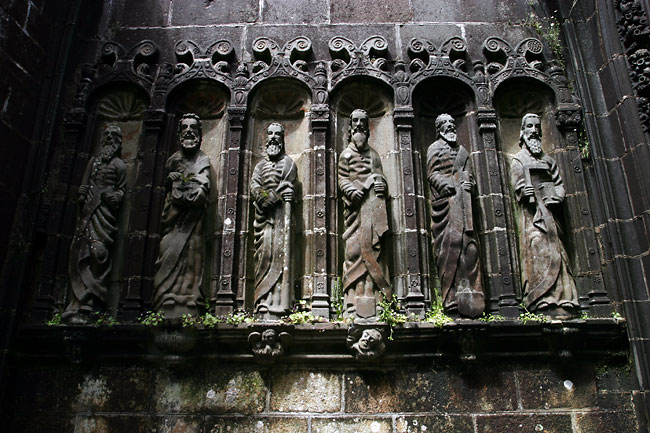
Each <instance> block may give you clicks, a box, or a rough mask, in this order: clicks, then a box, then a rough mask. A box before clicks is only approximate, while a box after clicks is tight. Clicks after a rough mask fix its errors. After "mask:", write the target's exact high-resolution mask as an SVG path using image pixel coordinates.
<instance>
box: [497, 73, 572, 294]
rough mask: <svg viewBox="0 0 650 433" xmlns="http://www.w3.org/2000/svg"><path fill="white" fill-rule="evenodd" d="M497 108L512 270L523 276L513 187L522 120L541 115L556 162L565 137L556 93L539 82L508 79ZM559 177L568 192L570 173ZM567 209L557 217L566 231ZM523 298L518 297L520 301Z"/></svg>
mask: <svg viewBox="0 0 650 433" xmlns="http://www.w3.org/2000/svg"><path fill="white" fill-rule="evenodd" d="M494 107H495V109H496V112H497V118H498V136H499V140H498V146H499V149H498V150H499V152H500V153H501V158H502V161H503V165H504V167H505V170H504V172H505V173H506V174H507V176H506V178H505V179H502V181H503V182H504V191H507V192H508V194H507V197H506V200H507V201H508V202H509V203H508V208H509V209H510V210H511V218H508V233H509V237H510V239H512V240H514V242H511V248H513V249H515V251H513V252H512V255H511V256H512V257H514V258H517V259H516V260H515V263H513V269H514V270H515V272H516V275H521V261H520V260H519V257H521V255H520V251H519V249H520V246H519V242H518V241H517V240H518V239H520V237H519V233H520V230H521V228H520V227H518V223H517V221H519V220H520V210H519V206H517V204H516V201H515V199H514V197H515V192H514V189H513V187H512V182H511V173H510V163H511V161H512V158H513V156H514V155H515V154H516V153H517V152H519V150H520V149H521V148H520V147H519V132H520V130H521V118H522V117H523V116H524V115H525V114H527V113H534V114H537V115H539V116H540V119H541V123H542V149H543V150H544V153H546V154H547V155H550V156H552V157H553V158H555V160H556V162H558V163H559V161H558V159H557V153H558V151H560V150H561V149H562V147H563V138H562V135H561V133H560V131H559V130H558V128H557V125H556V122H555V94H554V93H553V91H552V90H551V89H550V88H549V87H548V86H546V85H544V84H542V83H540V82H539V81H537V80H534V79H530V78H515V79H511V80H508V81H506V82H504V83H503V84H501V85H500V86H499V87H498V88H497V89H496V91H495V95H494ZM560 175H561V176H562V180H563V181H564V186H565V189H566V188H567V178H566V175H567V173H565V172H563V171H562V168H561V167H560ZM571 192H572V191H569V190H567V191H566V193H567V195H568V194H571ZM565 206H566V201H565V203H564V205H563V206H562V212H561V213H559V214H558V216H559V218H558V219H559V222H560V225H561V226H562V228H563V229H565V230H564V232H565V236H566V234H567V232H566V228H567V226H566V223H567V219H566V216H567V215H566V213H565ZM562 240H563V241H564V245H565V246H566V248H567V253H568V254H569V260H570V262H571V264H574V263H576V261H575V253H576V249H575V248H574V247H573V245H572V242H571V239H567V238H565V239H562ZM521 296H522V294H521V293H519V294H518V298H520V297H521Z"/></svg>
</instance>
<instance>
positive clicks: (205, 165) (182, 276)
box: [152, 113, 210, 318]
mask: <svg viewBox="0 0 650 433" xmlns="http://www.w3.org/2000/svg"><path fill="white" fill-rule="evenodd" d="M178 136H179V140H180V145H181V149H180V150H179V151H177V152H176V153H174V154H173V155H172V156H170V157H169V159H168V160H167V163H166V165H165V168H166V171H167V173H168V174H167V179H166V182H165V191H166V195H165V205H164V208H163V212H162V220H161V232H162V233H161V234H162V239H161V241H160V252H159V253H158V260H156V275H155V277H154V295H153V303H152V309H153V310H154V311H161V312H163V314H164V315H165V317H166V318H178V317H180V316H182V315H183V314H191V315H197V313H198V308H197V301H199V300H200V299H201V298H202V294H201V284H202V282H203V262H204V259H205V244H204V233H203V218H204V216H205V213H206V212H205V211H206V205H207V201H208V195H209V192H210V161H209V159H208V157H207V155H206V154H205V153H203V152H202V151H201V150H200V147H201V139H202V131H201V120H200V119H199V117H198V116H197V115H196V114H191V113H189V114H184V115H183V117H182V118H181V120H180V122H179V126H178Z"/></svg>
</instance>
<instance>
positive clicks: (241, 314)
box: [223, 311, 255, 326]
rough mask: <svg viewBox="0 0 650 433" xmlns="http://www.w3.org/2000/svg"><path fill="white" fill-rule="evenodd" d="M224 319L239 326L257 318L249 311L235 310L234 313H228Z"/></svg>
mask: <svg viewBox="0 0 650 433" xmlns="http://www.w3.org/2000/svg"><path fill="white" fill-rule="evenodd" d="M223 320H224V321H225V322H226V323H228V324H229V325H235V326H239V325H241V324H242V323H253V322H254V321H255V318H254V317H253V315H252V314H251V313H250V312H248V311H234V312H233V313H231V314H229V315H227V316H226V317H224V318H223Z"/></svg>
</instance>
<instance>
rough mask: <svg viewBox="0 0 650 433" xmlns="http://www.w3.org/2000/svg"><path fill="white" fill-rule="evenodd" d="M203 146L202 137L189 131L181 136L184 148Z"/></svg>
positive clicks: (195, 148) (196, 148)
mask: <svg viewBox="0 0 650 433" xmlns="http://www.w3.org/2000/svg"><path fill="white" fill-rule="evenodd" d="M200 146H201V139H200V138H199V137H197V136H196V135H195V134H193V133H191V132H189V133H185V134H183V135H182V136H181V147H182V148H183V150H192V151H193V150H198V149H199V147H200Z"/></svg>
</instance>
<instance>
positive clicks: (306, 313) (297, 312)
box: [282, 299, 322, 325]
mask: <svg viewBox="0 0 650 433" xmlns="http://www.w3.org/2000/svg"><path fill="white" fill-rule="evenodd" d="M282 320H283V321H284V322H287V323H290V324H292V325H301V324H303V323H314V322H320V321H321V320H322V319H321V318H320V317H316V316H314V315H313V314H312V313H311V311H310V310H309V306H308V305H307V301H305V300H304V299H301V300H299V301H298V302H296V303H294V305H293V308H292V310H291V314H289V315H288V316H285V317H283V318H282Z"/></svg>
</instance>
